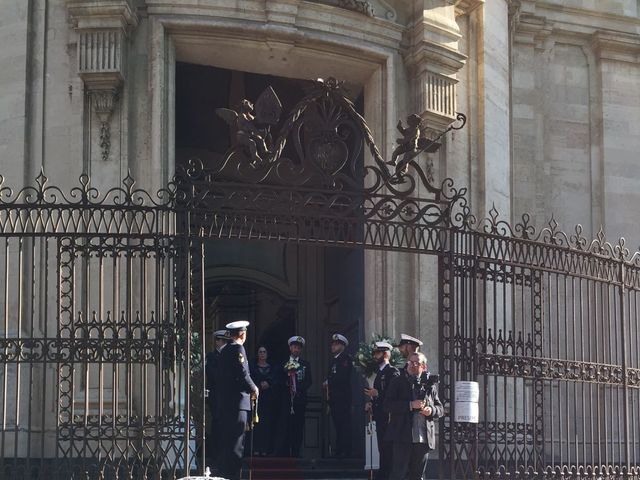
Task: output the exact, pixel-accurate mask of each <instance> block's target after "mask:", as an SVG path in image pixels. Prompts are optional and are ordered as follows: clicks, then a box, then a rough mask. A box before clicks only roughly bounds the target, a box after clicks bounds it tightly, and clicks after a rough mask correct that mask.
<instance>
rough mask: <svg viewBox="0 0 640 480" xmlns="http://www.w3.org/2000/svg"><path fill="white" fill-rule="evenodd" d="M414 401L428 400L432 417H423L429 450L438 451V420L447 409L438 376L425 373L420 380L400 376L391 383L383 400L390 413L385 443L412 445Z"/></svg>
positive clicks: (385, 408) (386, 409)
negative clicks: (412, 408)
mask: <svg viewBox="0 0 640 480" xmlns="http://www.w3.org/2000/svg"><path fill="white" fill-rule="evenodd" d="M412 400H426V402H427V406H429V407H431V410H432V414H431V416H429V417H423V418H424V422H425V424H426V427H427V443H428V445H429V449H430V450H433V449H435V448H436V434H435V423H434V420H435V419H436V418H439V417H441V416H442V415H444V408H443V407H442V403H441V402H440V398H438V376H437V375H429V374H428V373H425V374H423V375H422V377H421V378H420V381H418V380H417V379H415V378H414V377H411V376H410V375H400V376H398V377H394V378H393V380H391V384H390V385H389V389H388V390H387V395H386V397H385V400H384V410H385V411H386V412H388V413H389V414H390V418H389V426H388V427H387V433H386V436H385V440H386V441H389V442H401V443H412V432H411V427H412V418H413V412H412V411H411V409H410V406H409V404H410V402H411V401H412Z"/></svg>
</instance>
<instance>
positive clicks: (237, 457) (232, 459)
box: [219, 410, 248, 480]
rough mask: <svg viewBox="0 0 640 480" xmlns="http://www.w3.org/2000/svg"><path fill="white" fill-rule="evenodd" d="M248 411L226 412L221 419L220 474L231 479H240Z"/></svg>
mask: <svg viewBox="0 0 640 480" xmlns="http://www.w3.org/2000/svg"><path fill="white" fill-rule="evenodd" d="M247 415H248V412H247V411H245V410H239V411H236V412H224V414H223V416H222V417H221V419H220V433H221V437H222V438H221V439H220V461H219V463H220V475H221V476H222V477H224V478H227V479H229V480H240V473H241V470H242V453H243V450H244V432H245V428H246V425H247Z"/></svg>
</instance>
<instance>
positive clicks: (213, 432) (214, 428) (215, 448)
mask: <svg viewBox="0 0 640 480" xmlns="http://www.w3.org/2000/svg"><path fill="white" fill-rule="evenodd" d="M220 434H221V431H220V419H218V418H216V417H214V416H211V420H210V422H209V425H208V428H207V443H206V445H207V449H206V466H208V467H213V466H216V465H217V464H218V457H219V456H220V450H221V446H220V438H221V437H220Z"/></svg>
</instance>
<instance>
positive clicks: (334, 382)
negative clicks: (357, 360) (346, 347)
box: [327, 352, 353, 407]
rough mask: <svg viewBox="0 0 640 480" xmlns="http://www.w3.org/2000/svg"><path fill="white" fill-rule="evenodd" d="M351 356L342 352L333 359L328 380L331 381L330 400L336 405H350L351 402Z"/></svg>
mask: <svg viewBox="0 0 640 480" xmlns="http://www.w3.org/2000/svg"><path fill="white" fill-rule="evenodd" d="M352 365H353V361H352V359H351V356H350V355H349V354H348V353H346V352H342V353H341V354H340V355H338V356H337V357H335V358H332V359H331V365H330V366H329V374H328V375H327V382H328V383H329V401H330V402H331V403H332V404H334V405H344V406H345V407H346V406H349V405H350V404H351V369H352Z"/></svg>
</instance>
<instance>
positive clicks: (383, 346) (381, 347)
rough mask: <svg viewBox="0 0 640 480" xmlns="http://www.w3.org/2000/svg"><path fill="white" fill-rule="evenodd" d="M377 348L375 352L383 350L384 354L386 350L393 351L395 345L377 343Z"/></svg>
mask: <svg viewBox="0 0 640 480" xmlns="http://www.w3.org/2000/svg"><path fill="white" fill-rule="evenodd" d="M375 347H376V348H375V350H381V351H383V352H384V351H386V350H389V351H391V350H393V345H391V344H390V343H389V342H376V343H375Z"/></svg>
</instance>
